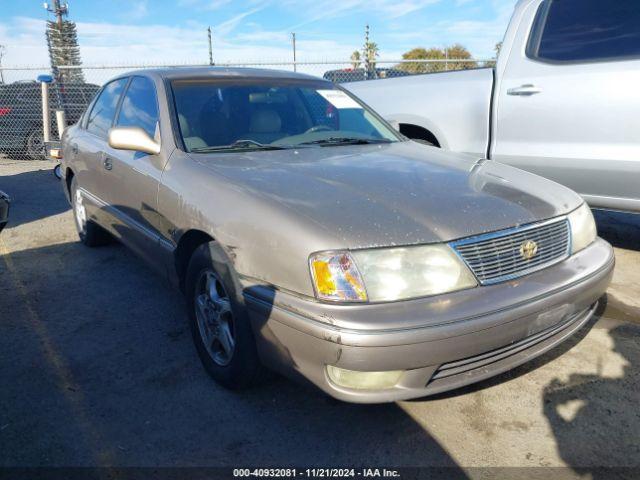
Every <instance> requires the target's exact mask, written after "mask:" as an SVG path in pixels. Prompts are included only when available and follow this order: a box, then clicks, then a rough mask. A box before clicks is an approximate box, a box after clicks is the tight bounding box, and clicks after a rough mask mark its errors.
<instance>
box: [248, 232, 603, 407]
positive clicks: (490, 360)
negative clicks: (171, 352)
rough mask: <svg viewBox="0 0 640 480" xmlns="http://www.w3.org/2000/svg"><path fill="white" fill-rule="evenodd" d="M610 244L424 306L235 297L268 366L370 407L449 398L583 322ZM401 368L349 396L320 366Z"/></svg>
mask: <svg viewBox="0 0 640 480" xmlns="http://www.w3.org/2000/svg"><path fill="white" fill-rule="evenodd" d="M614 263H615V260H614V255H613V249H612V248H611V246H610V245H609V244H608V243H607V242H605V241H604V240H601V239H598V240H596V241H595V242H594V243H593V244H592V245H591V246H589V247H588V248H586V249H584V250H583V251H581V252H579V253H577V254H576V255H573V256H571V257H570V258H568V259H567V260H565V261H563V262H561V263H559V264H556V265H554V266H552V267H549V268H547V269H545V270H541V271H539V272H536V273H533V274H531V275H528V276H525V277H521V278H518V279H515V280H512V281H509V282H504V283H501V284H497V285H491V286H483V287H477V288H474V289H470V290H465V291H460V292H455V293H450V294H445V295H438V296H434V297H429V298H423V299H417V300H410V301H402V302H393V303H384V304H366V305H329V304H326V303H321V302H317V301H312V300H309V299H307V298H301V297H298V296H295V295H292V294H289V293H285V292H281V291H276V290H273V289H269V288H267V287H264V286H247V287H246V288H245V289H244V298H245V301H246V304H247V306H248V307H249V311H250V314H251V319H252V322H253V329H254V332H255V333H256V338H257V343H258V350H259V352H260V355H261V358H262V360H263V362H265V364H267V365H268V366H270V367H272V368H274V369H276V370H278V371H280V372H282V373H284V374H286V375H289V376H292V377H296V378H299V379H304V380H307V381H310V382H311V383H313V384H315V385H316V386H318V387H319V388H321V389H322V390H324V391H325V392H327V393H328V394H329V395H332V396H333V397H336V398H339V399H341V400H345V401H351V402H360V403H378V402H389V401H395V400H402V399H409V398H417V397H422V396H426V395H431V394H434V393H439V392H443V391H446V390H451V389H454V388H458V387H461V386H463V385H467V384H470V383H473V382H476V381H479V380H483V379H485V378H489V377H491V376H493V375H496V374H498V373H501V372H504V371H507V370H509V369H511V368H513V367H515V366H517V365H520V364H522V363H525V362H527V361H528V360H531V359H532V358H534V357H536V356H538V355H541V354H542V353H544V352H546V351H548V350H550V349H551V348H553V347H554V346H556V345H557V344H559V343H561V342H562V341H563V340H565V339H567V338H568V337H569V336H571V335H572V334H573V333H575V332H576V331H577V330H579V329H580V327H582V326H583V325H584V324H585V323H587V322H588V320H589V319H590V318H591V316H592V314H593V312H594V310H595V307H596V304H597V301H598V299H599V298H600V297H601V296H602V295H603V294H604V292H605V291H606V289H607V287H608V285H609V282H610V281H611V276H612V273H613V267H614ZM327 365H334V366H337V367H340V368H343V369H347V370H354V371H391V370H403V371H404V373H403V375H402V377H401V379H400V380H399V381H398V383H397V384H396V386H395V387H393V388H388V389H384V390H356V389H348V388H344V387H340V386H338V385H336V384H334V383H332V382H331V380H330V379H329V378H328V376H327V373H326V366H327Z"/></svg>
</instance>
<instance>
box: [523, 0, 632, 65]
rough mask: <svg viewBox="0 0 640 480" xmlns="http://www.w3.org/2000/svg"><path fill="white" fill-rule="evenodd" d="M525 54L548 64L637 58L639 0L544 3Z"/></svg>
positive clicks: (552, 1) (550, 1) (555, 1)
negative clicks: (549, 62)
mask: <svg viewBox="0 0 640 480" xmlns="http://www.w3.org/2000/svg"><path fill="white" fill-rule="evenodd" d="M527 55H528V56H529V57H531V58H538V59H541V60H547V61H551V62H590V61H598V60H607V59H621V58H632V57H638V56H640V2H638V0H615V1H605V0H546V1H545V2H543V3H542V5H541V6H540V9H539V10H538V13H537V17H536V20H535V23H534V28H533V30H532V32H531V37H530V39H529V43H528V45H527Z"/></svg>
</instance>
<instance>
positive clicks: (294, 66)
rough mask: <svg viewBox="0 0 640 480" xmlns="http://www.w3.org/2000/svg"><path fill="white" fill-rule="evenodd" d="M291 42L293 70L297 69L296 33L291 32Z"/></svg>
mask: <svg viewBox="0 0 640 480" xmlns="http://www.w3.org/2000/svg"><path fill="white" fill-rule="evenodd" d="M291 43H292V44H293V71H294V72H296V71H297V65H296V34H295V32H292V33H291Z"/></svg>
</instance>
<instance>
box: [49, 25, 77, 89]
mask: <svg viewBox="0 0 640 480" xmlns="http://www.w3.org/2000/svg"><path fill="white" fill-rule="evenodd" d="M46 35H47V45H48V47H49V57H50V59H51V70H52V73H53V76H54V77H55V79H56V81H57V82H59V83H65V82H84V75H83V73H82V70H81V69H80V68H65V69H60V68H59V67H60V66H67V65H69V66H74V67H79V66H80V65H82V61H81V60H80V47H79V46H78V33H77V32H76V24H75V23H74V22H71V21H69V20H62V19H59V20H58V21H48V22H47V34H46Z"/></svg>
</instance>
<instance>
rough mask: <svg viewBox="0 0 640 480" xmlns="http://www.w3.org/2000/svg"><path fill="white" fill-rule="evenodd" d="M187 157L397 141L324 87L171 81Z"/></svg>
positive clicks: (345, 97)
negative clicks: (192, 154)
mask: <svg viewBox="0 0 640 480" xmlns="http://www.w3.org/2000/svg"><path fill="white" fill-rule="evenodd" d="M172 90H173V96H174V101H175V107H176V112H177V116H178V125H179V128H180V134H181V136H182V139H183V141H184V145H185V147H186V149H187V151H189V152H195V153H204V152H211V151H221V152H224V151H235V150H261V149H265V150H279V149H286V148H301V147H309V148H312V147H318V148H320V147H331V146H336V145H359V144H371V143H389V142H397V141H399V140H401V138H402V137H400V136H399V135H398V134H397V133H395V132H394V131H393V129H392V128H391V127H390V126H389V125H387V124H386V123H385V122H384V121H383V120H382V119H381V118H380V117H379V116H377V115H376V114H375V113H373V112H372V111H371V110H369V109H368V108H367V107H365V106H364V105H363V104H362V103H360V102H359V101H358V100H357V99H355V98H353V97H352V96H351V95H349V94H348V93H346V92H344V91H343V90H340V89H338V88H337V87H335V86H334V85H333V84H331V83H329V82H322V81H318V82H313V81H300V80H298V81H292V80H289V81H276V80H274V81H271V80H260V81H256V80H250V81H244V82H243V81H238V80H234V81H233V82H231V81H226V80H217V81H211V80H207V81H200V80H197V81H196V80H193V81H191V80H181V81H174V82H172Z"/></svg>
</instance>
